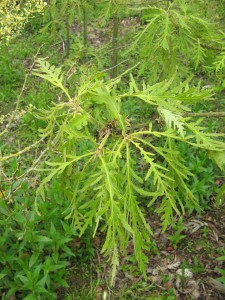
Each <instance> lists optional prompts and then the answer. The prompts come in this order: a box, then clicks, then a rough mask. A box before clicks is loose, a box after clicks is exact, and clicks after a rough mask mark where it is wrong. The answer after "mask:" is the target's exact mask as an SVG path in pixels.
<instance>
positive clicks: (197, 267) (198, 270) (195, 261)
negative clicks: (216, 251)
mask: <svg viewBox="0 0 225 300" xmlns="http://www.w3.org/2000/svg"><path fill="white" fill-rule="evenodd" d="M191 271H192V272H193V273H203V272H204V271H205V266H204V265H201V264H200V262H199V261H198V259H197V258H196V257H193V267H192V268H191Z"/></svg>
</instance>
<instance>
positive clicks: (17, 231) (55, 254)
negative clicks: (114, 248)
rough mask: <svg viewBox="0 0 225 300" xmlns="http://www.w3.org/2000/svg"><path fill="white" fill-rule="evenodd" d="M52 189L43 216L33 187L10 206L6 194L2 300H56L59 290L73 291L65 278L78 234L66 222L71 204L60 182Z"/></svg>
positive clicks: (0, 202) (0, 254)
mask: <svg viewBox="0 0 225 300" xmlns="http://www.w3.org/2000/svg"><path fill="white" fill-rule="evenodd" d="M52 184H53V185H52V189H50V190H49V191H48V197H49V201H46V202H43V203H42V204H40V206H39V211H40V215H39V216H38V215H37V213H36V212H35V207H34V203H33V201H32V197H33V196H34V195H33V194H32V193H31V192H28V191H29V188H28V184H27V183H24V184H22V185H21V187H20V189H19V191H18V192H17V193H16V192H15V193H14V197H13V202H11V203H10V204H7V203H8V202H7V201H6V200H5V199H4V197H3V196H4V195H3V194H1V195H0V211H1V217H0V225H1V229H0V233H1V239H0V246H1V247H0V268H1V273H0V295H1V298H2V299H5V298H4V297H6V299H9V298H10V297H16V299H43V298H44V299H56V290H57V288H59V287H62V286H65V287H67V286H68V285H67V283H66V281H65V279H64V277H65V272H66V267H67V266H68V265H69V263H70V260H71V258H76V249H75V248H74V249H73V250H71V247H70V242H71V241H72V240H73V239H75V238H77V236H78V235H77V231H76V229H75V228H74V227H72V226H71V225H70V224H69V223H68V222H67V221H65V220H63V218H62V213H63V211H64V210H65V209H66V208H67V207H68V203H66V201H65V200H64V199H63V196H62V192H61V189H60V186H59V185H58V183H57V182H56V181H53V182H52ZM85 255H86V258H88V256H87V253H86V254H85ZM89 258H90V256H89Z"/></svg>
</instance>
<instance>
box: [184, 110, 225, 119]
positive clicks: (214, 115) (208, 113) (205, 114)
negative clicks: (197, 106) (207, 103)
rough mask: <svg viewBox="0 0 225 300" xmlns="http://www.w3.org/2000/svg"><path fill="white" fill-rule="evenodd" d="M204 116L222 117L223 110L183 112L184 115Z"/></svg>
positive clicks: (224, 113) (224, 115) (224, 114)
mask: <svg viewBox="0 0 225 300" xmlns="http://www.w3.org/2000/svg"><path fill="white" fill-rule="evenodd" d="M186 116H187V117H193V118H198V117H206V118H224V117H225V112H224V111H221V112H220V111H210V112H201V113H185V117H186Z"/></svg>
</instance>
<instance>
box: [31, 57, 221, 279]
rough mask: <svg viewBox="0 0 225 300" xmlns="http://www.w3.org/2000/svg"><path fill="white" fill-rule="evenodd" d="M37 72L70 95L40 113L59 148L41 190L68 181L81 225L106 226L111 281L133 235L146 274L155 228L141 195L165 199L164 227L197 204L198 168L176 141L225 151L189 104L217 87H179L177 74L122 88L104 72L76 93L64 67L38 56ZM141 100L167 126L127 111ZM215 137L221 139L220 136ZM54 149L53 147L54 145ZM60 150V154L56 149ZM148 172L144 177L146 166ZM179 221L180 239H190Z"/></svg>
mask: <svg viewBox="0 0 225 300" xmlns="http://www.w3.org/2000/svg"><path fill="white" fill-rule="evenodd" d="M33 73H34V74H35V75H37V76H39V77H42V78H43V79H45V80H48V81H49V82H51V83H52V85H54V86H56V87H58V88H59V89H61V91H62V92H63V94H64V96H65V100H64V101H61V102H60V103H57V104H55V105H54V106H52V107H51V108H50V109H49V110H40V112H39V114H38V115H37V116H38V117H39V118H41V119H42V120H45V122H46V123H47V126H46V128H44V129H41V130H40V133H41V138H42V139H43V138H44V139H46V140H48V141H47V143H48V147H49V148H51V149H52V151H51V153H49V154H50V157H49V161H46V164H47V166H48V168H47V169H46V170H45V169H43V172H47V174H48V175H47V176H46V177H45V178H44V179H43V180H42V182H41V184H40V186H39V188H38V191H37V203H38V202H39V201H40V197H42V198H43V199H45V198H46V197H45V190H46V189H48V186H49V184H50V183H51V180H52V179H53V178H55V177H56V178H57V179H58V180H59V181H63V182H66V183H65V188H64V190H65V191H67V197H69V198H70V201H71V206H70V207H71V211H70V213H69V215H68V218H70V217H72V218H73V222H74V225H75V226H76V228H77V229H78V230H79V232H80V236H82V235H83V234H84V232H85V231H86V230H87V228H88V227H92V228H93V227H94V228H95V229H94V232H96V230H97V229H98V227H99V226H100V227H102V226H103V227H102V228H103V230H104V231H105V232H106V239H105V243H104V245H103V248H102V252H104V253H105V255H109V256H110V257H111V261H112V280H113V279H114V278H115V274H116V269H117V267H118V265H119V253H120V251H122V252H123V251H124V250H125V249H126V247H127V244H128V241H129V239H130V238H131V237H135V238H134V252H135V255H136V258H137V261H138V264H139V267H140V269H141V271H142V272H145V266H146V263H147V256H146V255H145V254H144V250H145V249H149V247H150V240H151V239H150V237H151V235H152V231H151V228H150V227H149V225H148V224H147V222H146V220H145V216H144V213H143V211H142V207H141V205H140V204H139V203H140V199H142V198H144V197H148V199H149V204H148V205H149V206H150V207H151V206H153V205H154V203H155V202H156V201H157V200H159V199H161V200H160V202H159V207H158V208H157V210H156V211H157V212H158V213H159V214H161V218H162V226H163V230H165V229H166V228H167V227H168V226H169V225H170V224H171V223H172V222H173V214H174V213H176V214H178V215H179V214H180V210H181V211H182V212H184V211H185V206H186V205H188V204H189V205H190V203H192V204H193V205H194V206H196V207H197V206H198V203H197V199H196V197H195V195H194V194H193V193H192V192H191V190H190V189H189V187H188V185H187V184H186V182H187V180H188V179H189V177H191V176H193V174H192V173H191V172H190V171H189V170H188V168H187V167H186V165H185V163H184V159H183V157H182V156H180V153H179V151H178V149H177V147H176V143H177V141H179V142H182V143H186V144H187V145H191V146H194V147H196V148H201V149H205V150H207V149H210V151H211V155H212V154H213V153H215V155H217V153H220V152H221V151H224V150H225V144H224V143H223V142H222V141H220V140H219V135H216V134H211V133H207V132H205V128H204V127H202V126H201V120H197V121H192V120H191V119H190V118H185V114H186V113H187V112H188V111H190V108H189V107H188V106H187V104H186V103H190V101H191V102H192V103H196V102H198V101H199V100H200V99H201V100H202V98H203V97H205V98H206V99H207V98H210V91H206V90H203V91H200V88H199V87H196V88H194V87H193V88H189V83H190V78H189V79H187V80H186V81H185V82H184V83H181V84H180V85H179V86H177V87H174V86H172V84H173V82H174V80H175V77H176V74H174V76H173V77H172V78H171V79H170V80H169V81H163V82H160V83H157V84H155V85H153V86H148V85H146V84H145V83H143V86H142V87H141V88H140V87H139V86H138V85H137V84H136V82H135V80H134V78H133V76H132V75H131V79H130V84H129V85H130V88H129V90H128V91H126V92H124V93H122V94H121V93H119V92H117V91H116V84H118V83H119V81H120V78H116V79H115V80H111V81H108V82H104V81H103V80H102V79H101V78H100V79H99V75H98V74H96V76H93V74H92V75H91V76H89V75H88V76H85V75H84V76H83V77H82V78H81V82H80V84H79V85H78V88H77V91H76V94H75V95H74V96H71V95H70V93H69V90H68V89H67V87H66V85H65V84H64V81H63V80H64V78H63V74H62V70H61V68H56V67H55V66H51V65H50V64H49V63H48V62H46V61H44V60H39V61H38V62H37V68H36V69H35V70H34V72H33ZM129 98H134V99H137V100H139V101H140V100H141V101H143V102H144V103H145V105H146V106H147V107H148V106H150V107H152V108H153V109H155V110H156V113H158V114H159V115H160V116H161V118H162V120H163V121H164V124H165V126H164V128H163V130H157V128H156V129H155V128H154V124H153V123H151V122H149V124H146V126H145V129H143V130H136V128H135V127H134V128H133V127H132V124H130V123H129V122H128V121H127V117H129V118H130V117H132V116H125V115H123V114H122V109H121V107H122V104H123V102H124V101H126V99H129ZM215 137H218V139H216V138H215ZM53 149H54V150H53ZM54 152H55V153H57V156H54V155H53V153H54ZM137 159H138V160H139V162H140V163H142V165H143V172H142V173H141V174H140V175H139V172H138V170H139V164H138V162H137ZM181 224H182V219H180V220H179V222H178V225H175V226H176V228H177V233H176V236H175V239H174V241H173V242H174V243H175V244H176V245H177V244H178V242H179V241H180V240H181V239H183V236H182V235H181V234H180V233H181V232H182V231H183V230H184V228H183V227H182V225H181Z"/></svg>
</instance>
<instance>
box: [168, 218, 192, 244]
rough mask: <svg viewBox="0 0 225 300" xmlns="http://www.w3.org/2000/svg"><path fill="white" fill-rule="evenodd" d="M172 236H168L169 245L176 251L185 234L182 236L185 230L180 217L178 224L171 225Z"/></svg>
mask: <svg viewBox="0 0 225 300" xmlns="http://www.w3.org/2000/svg"><path fill="white" fill-rule="evenodd" d="M171 227H172V229H173V231H174V232H173V234H171V235H169V236H168V239H169V240H170V242H171V245H172V246H173V247H174V248H175V249H177V247H178V245H179V244H180V242H181V241H182V240H183V239H185V238H186V235H185V234H182V233H183V232H184V231H185V230H186V229H187V228H186V227H185V226H184V225H183V218H182V217H180V218H179V220H178V222H177V223H176V224H175V223H174V224H173V225H172V226H171Z"/></svg>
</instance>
